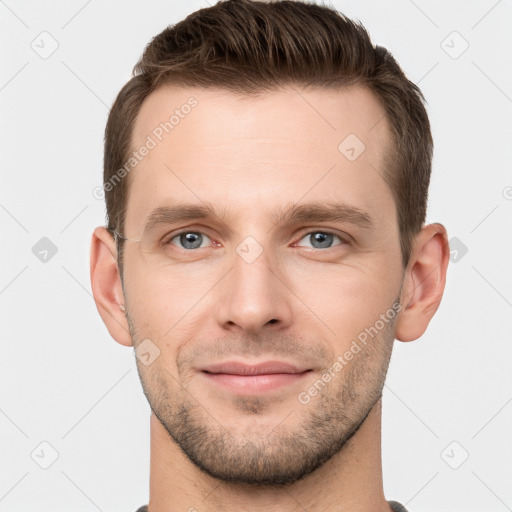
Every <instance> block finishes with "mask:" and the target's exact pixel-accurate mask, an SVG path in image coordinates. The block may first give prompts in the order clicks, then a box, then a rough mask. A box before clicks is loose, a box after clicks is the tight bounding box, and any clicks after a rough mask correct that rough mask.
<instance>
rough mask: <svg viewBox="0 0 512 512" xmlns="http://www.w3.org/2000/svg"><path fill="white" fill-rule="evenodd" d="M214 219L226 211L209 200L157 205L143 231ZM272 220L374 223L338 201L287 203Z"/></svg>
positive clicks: (369, 226) (278, 222)
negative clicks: (205, 201)
mask: <svg viewBox="0 0 512 512" xmlns="http://www.w3.org/2000/svg"><path fill="white" fill-rule="evenodd" d="M214 218H217V219H218V220H220V221H221V222H222V223H224V224H225V210H224V209H223V210H222V211H219V212H216V211H215V209H214V208H213V206H212V205H211V204H208V203H203V204H201V205H200V204H188V203H180V204H175V205H173V206H159V207H157V208H155V209H154V210H153V211H152V212H151V213H150V215H149V216H148V218H147V221H146V224H145V226H144V232H145V233H146V232H148V231H150V230H151V229H153V228H155V227H157V226H159V225H162V224H164V225H165V224H175V223H178V222H183V221H190V220H213V219H214ZM272 220H273V222H274V224H275V225H283V224H298V223H304V222H346V223H348V224H352V225H354V226H359V227H361V228H364V229H368V230H371V229H373V228H374V227H375V222H374V220H373V218H372V217H371V215H370V214H369V213H367V212H365V211H363V210H361V209H360V208H357V207H355V206H352V205H349V204H346V203H338V202H334V203H333V202H312V203H304V204H299V205H297V204H290V205H288V206H285V207H282V208H280V209H277V210H276V211H274V212H273V214H272Z"/></svg>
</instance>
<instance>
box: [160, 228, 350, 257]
mask: <svg viewBox="0 0 512 512" xmlns="http://www.w3.org/2000/svg"><path fill="white" fill-rule="evenodd" d="M186 233H194V234H199V235H205V236H207V237H208V238H209V239H210V240H211V238H210V237H209V236H208V235H207V234H206V233H203V232H202V231H194V230H192V229H185V230H183V231H180V232H178V233H175V234H173V235H172V236H171V237H170V238H169V239H168V240H167V241H165V242H163V243H162V245H164V246H167V245H174V244H172V243H171V242H172V240H174V239H176V238H178V237H179V236H180V235H183V234H186ZM314 233H322V234H324V235H332V236H334V237H337V238H338V239H339V240H340V242H341V243H340V244H338V245H333V246H332V247H326V248H324V249H319V248H316V247H303V246H298V247H303V248H306V249H311V250H315V251H322V252H325V251H326V250H327V249H333V248H334V247H339V246H342V245H347V244H348V243H349V242H348V240H347V238H348V237H343V236H341V235H339V234H337V233H335V232H333V231H327V230H321V229H315V230H313V231H308V232H307V233H304V234H303V235H302V236H301V237H300V238H299V240H298V241H299V242H300V241H301V240H303V239H304V238H306V237H307V236H311V235H312V234H314ZM296 243H298V242H296ZM296 243H294V246H296V245H295V244H296ZM176 247H178V246H176ZM178 248H179V249H183V250H184V251H187V252H193V251H197V250H198V249H206V247H198V248H196V249H185V248H184V247H178Z"/></svg>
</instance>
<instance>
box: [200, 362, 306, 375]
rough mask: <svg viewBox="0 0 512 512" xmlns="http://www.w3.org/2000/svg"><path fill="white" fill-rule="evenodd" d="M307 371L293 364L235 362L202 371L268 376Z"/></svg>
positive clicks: (220, 364)
mask: <svg viewBox="0 0 512 512" xmlns="http://www.w3.org/2000/svg"><path fill="white" fill-rule="evenodd" d="M307 370H308V369H306V368H304V369H301V368H299V367H297V366H295V365H293V364H290V363H286V362H283V361H264V362H262V363H258V364H244V363H239V362H236V361H228V362H225V363H219V364H214V365H210V366H206V367H205V368H203V369H202V371H204V372H207V373H227V374H230V375H248V376H252V375H270V374H276V373H303V372H305V371H307Z"/></svg>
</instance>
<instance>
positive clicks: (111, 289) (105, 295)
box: [90, 227, 132, 346]
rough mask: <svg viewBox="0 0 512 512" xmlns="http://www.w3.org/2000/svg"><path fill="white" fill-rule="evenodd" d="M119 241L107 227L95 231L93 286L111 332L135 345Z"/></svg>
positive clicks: (116, 337) (97, 301) (93, 242)
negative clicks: (132, 337)
mask: <svg viewBox="0 0 512 512" xmlns="http://www.w3.org/2000/svg"><path fill="white" fill-rule="evenodd" d="M116 257H117V253H116V247H115V241H114V239H113V237H112V235H111V234H110V232H109V231H108V230H107V229H106V228H104V227H98V228H96V229H95V230H94V233H93V235H92V239H91V259H90V273H91V287H92V293H93V296H94V301H95V303H96V308H97V309H98V312H99V314H100V316H101V318H102V319H103V322H104V323H105V326H106V327H107V329H108V331H109V333H110V335H111V336H112V338H114V339H115V340H116V341H117V342H118V343H120V344H121V345H125V346H131V345H132V340H131V337H130V331H129V327H128V322H127V320H126V316H125V309H124V296H123V289H122V285H121V276H120V275H119V268H118V266H117V261H116Z"/></svg>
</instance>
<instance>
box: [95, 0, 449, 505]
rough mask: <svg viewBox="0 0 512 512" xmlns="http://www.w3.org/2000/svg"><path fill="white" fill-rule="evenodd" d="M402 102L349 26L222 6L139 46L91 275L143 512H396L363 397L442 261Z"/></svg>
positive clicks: (109, 153) (381, 55)
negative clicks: (137, 448) (132, 433)
mask: <svg viewBox="0 0 512 512" xmlns="http://www.w3.org/2000/svg"><path fill="white" fill-rule="evenodd" d="M431 158H432V137H431V133H430V126H429V121H428V117H427V114H426V112H425V108H424V106H423V96H422V95H421V92H420V91H419V89H418V88H417V87H416V86H415V85H414V84H413V83H411V82H410V81H409V80H408V79H407V78H406V77H405V76H404V74H403V72H402V71H401V69H400V68H399V66H398V65H397V63H396V62H395V60H394V59H393V58H392V56H391V55H390V54H389V53H388V52H387V51H386V50H385V49H384V48H382V47H378V46H377V47H374V46H373V45H372V44H371V42H370V39H369V36H368V34H367V32H366V31H365V29H364V28H363V27H362V26H361V25H360V24H356V23H354V22H353V21H351V20H349V19H347V18H345V17H344V16H343V15H341V14H339V13H337V12H336V11H334V10H332V9H330V8H327V7H322V6H319V5H313V4H308V3H302V2H293V1H283V2H272V3H268V2H256V1H251V0H227V1H223V2H219V3H217V4H216V5H214V6H213V7H209V8H206V9H202V10H200V11H197V12H195V13H193V14H191V15H190V16H189V17H187V18H186V19H185V20H184V21H182V22H180V23H178V24H177V25H176V26H170V27H168V28H167V29H166V30H164V31H163V32H162V33H161V34H159V35H158V36H156V37H155V38H154V39H153V40H152V41H151V43H150V44H149V45H148V46H147V48H146V50H145V52H144V55H143V56H142V58H141V60H140V62H139V63H138V64H137V66H136V68H135V73H134V78H132V79H131V80H130V81H129V82H128V83H127V84H126V85H125V87H124V88H123V89H122V90H121V92H120V94H119V96H118V97H117V99H116V101H115V104H114V106H113V108H112V111H111V113H110V117H109V119H108V123H107V128H106V137H105V169H104V178H105V183H104V188H105V192H106V203H107V222H108V225H107V227H98V228H97V229H96V230H95V231H94V234H93V237H92V248H91V280H92V289H93V292H94V298H95V301H96V304H97V307H98V311H99V313H100V315H101V317H102V319H103V321H104V322H105V324H106V326H107V328H108V330H109V332H110V334H111V335H112V337H113V338H114V339H115V340H116V341H117V342H118V343H120V344H122V345H126V346H133V347H135V354H136V362H137V368H138V372H139V375H140V378H141V382H142V386H143V389H144V393H145V395H146V397H147V399H148V401H149V404H150V406H151V409H152V415H151V420H150V425H151V468H150V475H151V476H150V496H149V506H148V508H146V507H142V508H141V509H139V510H140V511H145V510H149V512H174V511H189V512H194V511H198V512H211V511H235V510H236V511H239V510H245V511H262V510H265V511H284V512H291V511H298V510H308V511H309V512H315V511H322V512H324V511H350V512H363V511H364V512H369V511H371V512H384V511H388V512H389V511H390V510H394V511H399V510H400V511H403V510H405V508H403V507H402V506H401V505H400V504H399V503H397V502H388V501H386V499H385V497H384V492H383V484H382V469H381V466H382V465H381V452H380V421H381V396H382V389H383V385H384V380H385V376H386V372H387V368H388V363H389V359H390V356H391V351H392V345H393V342H394V340H395V338H396V339H398V340H401V341H411V340H414V339H416V338H418V337H420V336H421V335H422V334H423V333H424V331H425V329H426V328H427V326H428V323H429V321H430V319H431V318H432V316H433V315H434V313H435V312H436V310H437V308H438V306H439V304H440V301H441V298H442V294H443V290H444V285H445V277H446V269H447V264H448V258H449V251H448V242H447V234H446V230H445V228H444V227H443V226H442V225H441V224H437V223H436V224H429V225H424V221H425V212H426V205H427V191H428V184H429V179H430V170H431Z"/></svg>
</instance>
